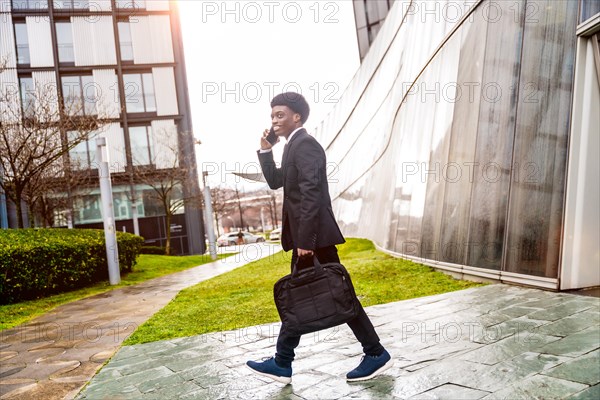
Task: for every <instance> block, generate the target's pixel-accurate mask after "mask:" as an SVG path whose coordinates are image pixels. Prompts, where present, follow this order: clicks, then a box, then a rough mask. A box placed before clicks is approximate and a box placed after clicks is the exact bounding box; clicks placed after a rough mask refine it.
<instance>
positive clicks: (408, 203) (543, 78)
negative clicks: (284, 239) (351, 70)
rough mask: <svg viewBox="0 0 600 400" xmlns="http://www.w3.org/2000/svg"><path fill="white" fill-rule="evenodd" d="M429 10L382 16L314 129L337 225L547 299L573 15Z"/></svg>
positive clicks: (557, 222) (518, 5) (532, 6)
mask: <svg viewBox="0 0 600 400" xmlns="http://www.w3.org/2000/svg"><path fill="white" fill-rule="evenodd" d="M432 3H433V2H427V1H396V2H395V3H394V6H393V7H392V9H391V10H390V13H389V14H388V16H387V19H386V22H385V24H384V25H383V26H382V28H381V30H380V32H379V34H378V39H377V41H375V42H373V44H372V46H371V49H370V51H369V53H368V54H367V56H366V57H365V58H364V60H363V63H362V66H361V68H360V69H359V71H358V72H357V74H356V75H355V78H354V79H353V81H352V82H351V83H350V85H349V87H348V88H347V90H346V92H345V94H344V96H343V97H342V98H341V99H340V102H339V103H338V104H337V105H336V107H335V109H334V110H333V112H332V113H331V114H330V117H329V118H328V119H326V120H325V121H323V122H322V123H321V126H320V127H319V128H318V129H317V134H316V136H317V138H318V139H319V140H320V142H321V143H322V144H323V145H324V147H325V148H326V151H327V154H328V160H329V162H330V163H332V165H335V168H332V169H331V174H330V190H331V192H332V199H333V203H334V208H335V210H336V213H337V218H338V220H339V221H340V223H341V226H342V228H343V231H344V233H345V234H346V235H348V236H359V237H368V238H370V239H372V240H374V241H375V242H376V244H377V245H378V246H380V247H381V248H383V249H385V250H387V251H389V252H392V253H395V254H399V255H403V256H406V257H409V258H414V259H417V260H418V261H421V262H426V263H428V264H431V265H435V266H438V267H441V268H443V269H446V270H448V271H451V272H455V273H458V274H468V275H477V276H481V277H487V278H492V279H501V280H506V281H513V282H520V283H525V284H532V285H536V286H542V287H548V288H559V275H560V266H561V246H562V241H563V221H564V217H565V215H564V208H565V207H564V206H565V190H566V170H567V162H568V159H567V155H568V147H569V138H570V136H569V135H570V131H571V123H572V120H571V106H572V104H571V103H572V98H573V88H574V73H575V68H574V65H575V60H576V50H577V35H576V30H577V26H578V23H579V16H580V13H581V12H582V11H581V7H582V5H581V2H579V1H572V0H536V1H533V0H519V1H510V2H507V1H490V0H480V1H473V2H466V3H465V2H457V1H437V2H435V3H436V4H435V7H433V6H432ZM584 3H585V2H584ZM586 12H587V13H590V12H591V11H589V12H588V11H586ZM596 268H598V267H597V266H596ZM596 284H600V282H597V283H596ZM589 286H593V285H589Z"/></svg>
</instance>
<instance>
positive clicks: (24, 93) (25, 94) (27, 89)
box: [19, 77, 35, 117]
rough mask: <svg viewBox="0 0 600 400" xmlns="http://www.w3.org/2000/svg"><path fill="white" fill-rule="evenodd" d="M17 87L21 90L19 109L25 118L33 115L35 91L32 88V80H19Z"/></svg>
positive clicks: (26, 78)
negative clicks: (20, 108)
mask: <svg viewBox="0 0 600 400" xmlns="http://www.w3.org/2000/svg"><path fill="white" fill-rule="evenodd" d="M19 86H20V89H21V107H22V110H23V114H24V115H25V116H26V117H31V116H33V115H34V111H35V89H34V86H33V78H31V77H23V78H19Z"/></svg>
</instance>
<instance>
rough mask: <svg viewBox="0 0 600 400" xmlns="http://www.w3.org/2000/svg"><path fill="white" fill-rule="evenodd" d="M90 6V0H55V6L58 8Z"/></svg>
mask: <svg viewBox="0 0 600 400" xmlns="http://www.w3.org/2000/svg"><path fill="white" fill-rule="evenodd" d="M89 7H90V2H89V1H88V0H54V8H55V9H57V10H61V9H65V10H68V9H73V10H84V9H88V8H89Z"/></svg>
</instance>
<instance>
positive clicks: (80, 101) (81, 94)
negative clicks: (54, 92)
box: [60, 75, 97, 115]
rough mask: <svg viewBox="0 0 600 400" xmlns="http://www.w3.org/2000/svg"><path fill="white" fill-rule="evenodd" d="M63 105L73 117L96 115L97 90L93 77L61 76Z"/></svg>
mask: <svg viewBox="0 0 600 400" xmlns="http://www.w3.org/2000/svg"><path fill="white" fill-rule="evenodd" d="M60 80H61V85H62V94H63V104H64V106H65V109H66V112H67V113H69V114H71V115H82V114H85V115H95V114H97V110H96V103H97V102H96V88H95V84H94V78H93V76H92V75H80V76H69V75H66V76H61V78H60Z"/></svg>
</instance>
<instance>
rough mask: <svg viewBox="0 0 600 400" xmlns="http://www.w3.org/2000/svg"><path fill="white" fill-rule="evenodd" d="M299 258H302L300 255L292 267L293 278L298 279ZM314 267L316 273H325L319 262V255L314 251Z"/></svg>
mask: <svg viewBox="0 0 600 400" xmlns="http://www.w3.org/2000/svg"><path fill="white" fill-rule="evenodd" d="M299 260H300V257H298V258H297V259H296V262H295V263H294V266H293V267H292V279H296V278H297V277H298V261H299ZM313 268H314V269H315V274H322V273H323V266H322V265H321V263H320V262H319V259H318V258H317V256H316V255H315V253H314V252H313Z"/></svg>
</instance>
